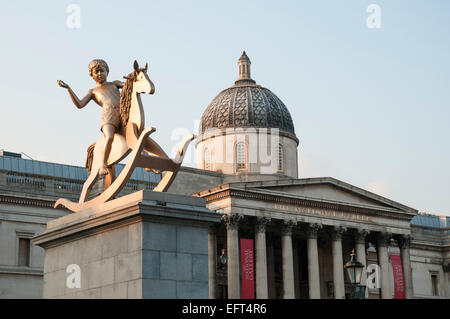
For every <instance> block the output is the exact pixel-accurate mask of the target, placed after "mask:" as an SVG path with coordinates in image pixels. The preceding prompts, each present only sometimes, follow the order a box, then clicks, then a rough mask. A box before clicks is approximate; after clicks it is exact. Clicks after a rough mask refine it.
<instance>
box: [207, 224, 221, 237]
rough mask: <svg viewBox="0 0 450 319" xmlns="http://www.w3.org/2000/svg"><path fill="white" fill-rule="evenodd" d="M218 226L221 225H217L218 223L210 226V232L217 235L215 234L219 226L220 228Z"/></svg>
mask: <svg viewBox="0 0 450 319" xmlns="http://www.w3.org/2000/svg"><path fill="white" fill-rule="evenodd" d="M218 227H219V226H218V225H216V224H213V225H210V226H209V227H208V234H210V235H215V234H216V233H217V228H218Z"/></svg>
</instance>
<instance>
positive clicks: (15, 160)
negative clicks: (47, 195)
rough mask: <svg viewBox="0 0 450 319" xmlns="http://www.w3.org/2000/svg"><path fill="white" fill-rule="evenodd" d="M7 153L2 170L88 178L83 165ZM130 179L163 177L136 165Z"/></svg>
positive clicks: (120, 166)
mask: <svg viewBox="0 0 450 319" xmlns="http://www.w3.org/2000/svg"><path fill="white" fill-rule="evenodd" d="M6 155H7V154H4V156H0V170H2V171H7V172H13V173H18V174H29V175H39V176H43V177H45V176H48V177H52V178H63V179H71V180H79V181H85V180H86V179H87V171H86V168H84V167H81V166H73V165H66V164H57V163H50V162H43V161H36V160H30V159H24V158H20V157H16V156H6ZM123 167H124V165H123V164H117V165H116V175H118V174H120V172H121V171H122V169H123ZM130 179H131V180H137V181H144V182H151V183H158V182H159V180H160V179H161V177H160V175H156V174H154V173H152V172H146V171H145V169H144V168H142V167H136V168H135V169H134V172H133V174H132V175H131V178H130Z"/></svg>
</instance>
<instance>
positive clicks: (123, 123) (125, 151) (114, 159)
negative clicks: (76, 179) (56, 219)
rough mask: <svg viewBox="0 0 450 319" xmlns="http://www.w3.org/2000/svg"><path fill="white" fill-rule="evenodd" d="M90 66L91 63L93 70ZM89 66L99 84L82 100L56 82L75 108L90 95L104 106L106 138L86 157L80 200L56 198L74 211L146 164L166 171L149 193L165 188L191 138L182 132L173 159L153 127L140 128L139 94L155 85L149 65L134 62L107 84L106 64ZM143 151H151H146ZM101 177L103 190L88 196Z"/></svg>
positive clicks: (104, 197)
mask: <svg viewBox="0 0 450 319" xmlns="http://www.w3.org/2000/svg"><path fill="white" fill-rule="evenodd" d="M94 62H95V63H94ZM91 64H93V65H94V66H93V67H92V70H91ZM91 64H90V66H89V72H90V73H91V76H92V77H93V78H94V80H95V81H96V82H97V88H94V89H92V90H90V91H89V92H88V94H87V95H86V96H85V97H84V98H83V99H81V100H79V99H78V98H77V97H76V95H75V93H73V91H72V90H71V89H70V87H69V86H68V85H67V84H66V83H64V82H63V81H58V84H59V85H60V86H61V87H64V88H67V89H68V90H69V94H70V97H71V98H72V101H73V102H74V104H75V105H76V106H77V107H78V108H82V107H84V106H85V105H86V104H87V103H88V102H89V101H90V100H91V99H92V100H95V101H96V102H97V103H98V104H100V105H101V106H102V107H103V115H102V129H101V130H102V132H103V133H104V136H102V137H101V138H99V139H98V140H97V142H96V143H95V145H94V144H93V145H91V147H89V150H88V160H87V164H88V165H87V166H88V167H87V168H88V172H89V175H88V178H87V180H86V181H85V183H84V185H83V189H82V191H81V195H80V199H79V202H78V203H75V202H72V201H69V200H67V199H64V198H60V199H58V200H57V201H56V203H55V205H54V207H55V208H56V207H58V206H60V205H61V206H65V207H66V208H68V209H69V210H71V211H72V212H80V211H82V210H85V209H88V208H92V207H95V206H97V205H99V204H102V203H105V202H107V201H109V200H110V199H112V198H113V197H114V196H116V195H117V194H118V193H119V192H120V191H121V190H122V188H123V187H124V186H125V184H126V183H127V181H128V180H129V178H130V176H131V174H132V173H133V170H134V168H135V167H144V168H146V169H147V170H154V171H155V170H156V171H158V172H163V171H165V172H166V173H165V175H164V176H163V177H162V178H161V181H160V182H159V184H158V185H157V186H156V187H155V188H154V189H153V191H155V192H165V191H167V189H168V188H169V187H170V185H171V184H172V182H173V180H174V179H175V177H176V174H177V173H178V170H179V168H180V166H181V163H182V162H183V158H184V155H185V153H186V150H187V147H188V146H189V143H190V142H191V141H192V140H193V139H194V138H195V135H194V134H190V135H188V136H186V137H185V138H184V140H183V141H182V142H181V145H180V148H179V149H178V152H177V154H176V157H175V158H174V159H170V158H169V157H168V156H167V155H166V154H165V153H164V151H163V150H162V149H161V147H160V146H159V145H158V144H157V143H156V142H155V141H153V140H152V139H151V138H150V137H149V135H150V134H152V133H153V132H155V128H153V127H147V128H144V125H145V118H144V110H143V107H142V101H141V98H140V94H142V93H147V94H153V93H154V92H155V87H154V85H153V83H152V81H151V80H150V79H149V77H148V75H147V69H148V67H147V66H148V65H146V66H145V67H144V68H139V65H138V63H137V61H134V65H133V66H134V71H133V72H132V73H130V74H129V75H128V76H126V77H124V78H125V79H126V82H125V83H122V82H120V81H115V82H112V83H109V82H106V76H107V73H108V72H109V69H108V66H107V64H106V62H104V61H103V60H94V61H93V62H91ZM118 88H122V92H121V93H120V112H119V110H118V105H117V104H118V101H117V98H118V97H117V94H118ZM111 101H113V102H111ZM108 103H109V104H108ZM108 108H109V109H108ZM119 114H120V115H119ZM117 117H119V118H117ZM105 118H106V120H105ZM144 151H145V152H147V153H149V155H147V154H144ZM128 155H130V158H129V160H128V162H127V164H126V165H125V167H124V168H123V170H122V171H121V173H120V174H119V176H117V178H114V175H115V170H114V165H115V164H117V163H118V162H120V161H121V160H122V159H124V158H125V157H126V156H128ZM99 175H106V176H105V186H104V191H103V192H102V193H101V194H100V195H98V196H97V197H95V198H92V199H89V200H88V196H89V193H90V191H91V188H92V186H93V185H94V183H95V181H96V180H97V179H98V177H99Z"/></svg>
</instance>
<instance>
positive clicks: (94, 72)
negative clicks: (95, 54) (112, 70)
mask: <svg viewBox="0 0 450 319" xmlns="http://www.w3.org/2000/svg"><path fill="white" fill-rule="evenodd" d="M99 70H102V71H104V72H106V74H103V76H104V77H105V78H104V79H100V78H99V76H100V77H101V76H102V75H99V74H98V71H99ZM108 73H109V67H108V64H107V63H106V62H105V61H104V60H102V59H95V60H92V61H91V63H89V74H90V75H91V76H92V77H93V78H94V80H95V81H98V80H103V81H105V80H106V76H108ZM103 81H101V82H103Z"/></svg>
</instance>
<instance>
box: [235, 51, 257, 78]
mask: <svg viewBox="0 0 450 319" xmlns="http://www.w3.org/2000/svg"><path fill="white" fill-rule="evenodd" d="M251 64H252V63H251V62H250V59H249V58H248V56H247V54H246V53H245V51H244V52H243V53H242V55H241V57H240V58H239V60H238V66H239V78H238V80H237V81H236V82H234V84H236V85H239V84H255V83H256V82H255V81H254V80H252V78H251V75H250V65H251Z"/></svg>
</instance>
